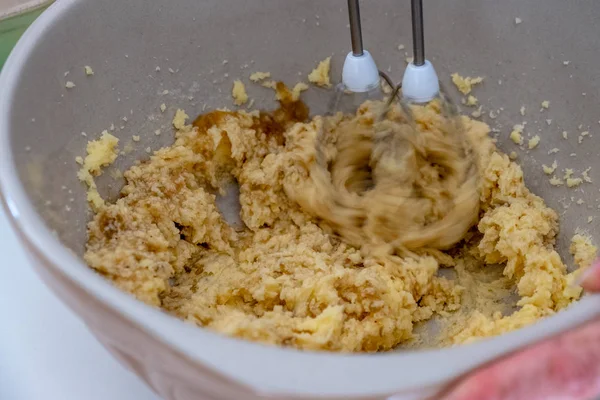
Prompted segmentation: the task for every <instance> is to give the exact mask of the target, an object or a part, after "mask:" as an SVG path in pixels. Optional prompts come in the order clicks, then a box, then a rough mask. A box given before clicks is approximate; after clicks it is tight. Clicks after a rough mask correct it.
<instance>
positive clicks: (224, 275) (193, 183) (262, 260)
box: [84, 85, 595, 352]
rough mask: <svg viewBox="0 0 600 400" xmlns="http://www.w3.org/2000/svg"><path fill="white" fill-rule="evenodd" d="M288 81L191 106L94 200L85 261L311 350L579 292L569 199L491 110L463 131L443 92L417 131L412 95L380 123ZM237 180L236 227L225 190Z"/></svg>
mask: <svg viewBox="0 0 600 400" xmlns="http://www.w3.org/2000/svg"><path fill="white" fill-rule="evenodd" d="M278 89H279V96H278V97H279V99H280V103H281V107H280V109H278V110H277V111H275V112H273V113H265V112H258V111H255V112H244V111H238V112H229V111H213V112H211V113H208V114H205V115H202V116H200V117H199V118H198V119H196V120H195V121H194V122H193V124H190V125H187V122H186V119H187V115H185V113H183V111H178V113H177V115H176V117H175V120H174V126H175V128H176V129H177V134H176V140H175V143H174V144H173V145H172V146H171V147H168V148H163V149H160V150H158V151H156V152H155V153H154V155H153V156H152V157H151V158H150V160H149V161H147V162H143V163H140V164H139V165H135V166H133V167H132V168H131V169H129V170H128V171H126V172H125V173H124V176H125V178H126V185H125V187H124V188H123V190H122V195H121V197H120V198H119V199H118V200H117V201H116V202H114V203H109V202H104V203H100V202H97V203H98V204H97V211H96V213H95V216H94V218H93V220H92V221H91V222H90V223H89V227H88V228H89V229H88V230H89V240H88V243H87V252H86V254H85V259H86V261H87V262H88V264H89V265H90V266H91V267H92V268H94V269H95V270H96V271H98V272H99V273H101V274H102V275H104V276H105V277H106V278H108V279H110V280H111V281H112V282H113V283H114V284H115V285H116V286H118V287H119V288H121V289H123V290H125V291H127V292H129V293H131V294H133V295H134V296H136V297H137V298H138V299H140V300H142V301H144V302H146V303H148V304H150V305H153V306H156V307H161V308H163V309H165V310H167V311H169V312H171V313H173V314H175V315H177V316H179V317H180V318H182V319H185V320H187V321H189V322H192V323H194V324H197V325H198V326H203V327H207V328H209V329H212V330H215V331H218V332H221V333H224V334H227V335H233V336H237V337H241V338H246V339H249V340H254V341H260V342H263V343H269V344H275V345H282V346H291V347H296V348H300V349H312V350H328V351H344V352H373V351H385V350H390V349H393V348H395V347H398V346H401V345H410V344H419V343H423V342H424V341H423V337H422V336H420V335H419V334H418V333H417V332H418V331H419V329H418V328H419V326H420V325H421V324H422V323H424V322H426V321H428V320H431V319H437V318H440V319H441V320H442V321H444V324H443V326H442V329H441V333H440V335H439V336H436V337H435V338H433V341H432V343H433V344H435V345H449V344H456V343H464V342H468V341H472V340H475V339H477V338H481V337H486V336H491V335H496V334H500V333H503V332H506V331H509V330H513V329H517V328H519V327H522V326H524V325H526V324H529V323H532V322H534V321H536V320H538V319H540V318H543V317H545V316H548V315H551V314H553V313H555V312H557V311H559V310H561V309H563V308H565V307H567V306H568V305H569V304H570V303H571V302H572V301H574V300H576V299H577V298H579V296H580V295H581V288H579V287H578V286H577V285H574V284H573V279H574V277H575V276H576V274H577V273H578V272H575V273H571V274H569V273H567V270H566V267H565V264H564V263H563V261H562V260H561V257H560V256H559V254H558V253H557V252H556V251H555V249H554V242H555V237H556V234H557V231H558V222H557V220H558V217H557V214H556V213H555V212H554V211H553V210H551V209H550V208H548V207H547V206H546V205H545V204H544V201H543V200H542V199H541V198H539V197H537V196H535V195H534V194H532V193H531V192H530V191H529V190H528V189H527V187H526V186H525V184H524V182H523V172H522V170H521V168H520V167H519V166H518V165H517V164H515V163H514V162H512V161H511V160H510V159H509V158H508V156H506V155H505V154H502V153H501V152H499V151H498V149H497V148H496V147H495V145H494V143H493V142H492V140H491V139H490V138H489V137H488V133H489V127H488V126H487V125H486V124H484V123H482V122H478V121H474V120H470V119H468V118H466V117H464V118H463V119H462V121H460V123H461V124H462V128H463V129H464V132H466V136H463V137H462V138H461V137H456V136H453V135H449V132H448V129H447V127H446V126H443V125H442V121H444V120H443V119H441V118H440V117H439V116H440V111H439V109H438V108H437V106H436V104H435V103H434V104H432V105H430V106H428V107H425V108H415V109H414V117H415V119H416V126H417V127H418V130H419V132H418V134H415V133H414V132H413V131H411V130H410V129H409V128H410V126H409V125H410V124H407V122H406V120H405V119H403V116H402V114H401V113H400V112H399V111H398V110H392V111H391V113H392V118H390V121H389V122H387V123H386V124H387V125H382V126H379V125H378V127H377V128H378V129H376V130H374V129H371V128H373V126H372V125H373V124H374V123H375V124H378V122H377V121H376V115H377V104H371V103H369V104H365V105H364V106H363V107H362V108H361V109H360V110H359V112H358V114H357V115H355V116H341V115H337V116H333V117H321V116H316V117H314V118H312V119H309V118H308V110H307V108H306V107H305V106H304V105H303V104H302V103H301V102H299V101H297V99H296V97H295V96H294V95H293V94H292V93H290V92H289V91H287V90H286V89H285V88H284V87H283V86H282V85H279V86H278ZM394 113H396V115H394ZM407 125H408V127H407ZM361 132H362V134H361ZM369 132H376V135H378V136H377V137H376V138H374V137H368V135H370V134H372V133H369ZM365 138H368V139H369V140H365ZM398 138H400V139H398ZM371 139H376V140H371ZM369 143H379V144H381V143H385V144H386V146H374V147H369V146H372V145H370V144H369ZM92 147H99V148H103V147H106V146H92ZM88 150H89V148H88ZM368 153H371V154H372V157H367V156H366V154H368ZM93 156H94V155H93V154H89V155H88V157H93ZM467 156H468V157H467ZM95 157H97V155H95ZM469 160H470V161H469ZM84 165H86V164H85V163H84ZM92 172H93V171H92ZM92 175H93V173H92ZM232 182H233V183H235V182H237V184H238V185H239V202H240V204H241V212H240V217H241V219H242V221H243V223H244V225H245V226H244V227H242V228H241V229H238V230H236V229H234V227H233V226H232V225H230V224H228V223H227V222H226V221H225V219H224V218H223V215H222V213H221V212H220V210H219V206H218V205H217V198H218V197H221V196H227V193H226V191H227V190H230V188H231V187H232ZM380 184H381V185H380ZM94 188H95V186H94ZM395 226H397V227H398V229H394V227H395ZM572 250H573V252H576V253H578V254H579V255H578V256H576V260H578V261H579V262H580V264H581V266H585V264H586V263H588V262H589V258H590V257H588V256H587V255H589V254H592V253H595V248H594V247H593V246H592V245H591V243H589V240H586V239H585V238H584V237H581V238H579V239H578V241H577V243H576V244H574V245H573V246H572ZM447 272H449V274H448V273H447ZM443 275H454V276H450V277H447V278H446V277H443ZM514 294H516V295H518V302H517V303H516V304H514V306H515V307H514V309H510V310H507V309H506V307H505V306H504V304H505V302H504V301H505V300H506V298H507V297H510V296H511V295H514Z"/></svg>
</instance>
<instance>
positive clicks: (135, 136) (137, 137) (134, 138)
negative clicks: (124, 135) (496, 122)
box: [131, 135, 140, 142]
mask: <svg viewBox="0 0 600 400" xmlns="http://www.w3.org/2000/svg"><path fill="white" fill-rule="evenodd" d="M131 140H133V141H134V142H139V141H140V137H139V136H138V135H133V136H132V137H131Z"/></svg>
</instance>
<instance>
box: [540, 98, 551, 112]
mask: <svg viewBox="0 0 600 400" xmlns="http://www.w3.org/2000/svg"><path fill="white" fill-rule="evenodd" d="M548 108H550V102H549V101H548V100H544V101H542V110H544V109H546V110H547V109H548Z"/></svg>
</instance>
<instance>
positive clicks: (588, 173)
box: [581, 167, 594, 183]
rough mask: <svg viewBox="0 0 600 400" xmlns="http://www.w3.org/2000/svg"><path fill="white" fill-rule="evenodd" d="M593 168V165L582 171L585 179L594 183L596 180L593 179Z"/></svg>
mask: <svg viewBox="0 0 600 400" xmlns="http://www.w3.org/2000/svg"><path fill="white" fill-rule="evenodd" d="M591 170H592V167H588V168H587V169H586V170H585V171H583V172H582V173H581V176H582V177H583V181H584V182H587V183H593V182H594V181H593V180H592V178H591V177H590V171H591Z"/></svg>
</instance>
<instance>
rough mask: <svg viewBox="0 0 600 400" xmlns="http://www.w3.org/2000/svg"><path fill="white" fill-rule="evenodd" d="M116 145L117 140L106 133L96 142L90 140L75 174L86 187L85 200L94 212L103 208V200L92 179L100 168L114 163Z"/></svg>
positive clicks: (98, 172) (116, 154)
mask: <svg viewBox="0 0 600 400" xmlns="http://www.w3.org/2000/svg"><path fill="white" fill-rule="evenodd" d="M118 144H119V139H117V138H116V137H115V136H113V135H111V134H110V133H108V131H103V132H102V136H100V138H99V139H98V140H92V141H90V142H88V144H87V148H86V151H87V155H86V156H85V158H84V160H83V165H82V166H81V169H80V170H79V172H78V173H77V177H78V178H79V180H80V181H82V182H84V183H85V184H86V185H87V187H88V192H87V199H88V202H89V203H90V205H91V206H92V209H93V210H94V211H98V210H100V209H102V208H103V207H104V200H103V199H102V197H100V194H99V193H98V188H97V187H96V182H95V181H94V177H95V176H99V175H101V174H102V168H104V167H107V166H109V165H111V164H112V163H113V162H114V161H115V159H116V158H117V156H118V149H117V145H118Z"/></svg>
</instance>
